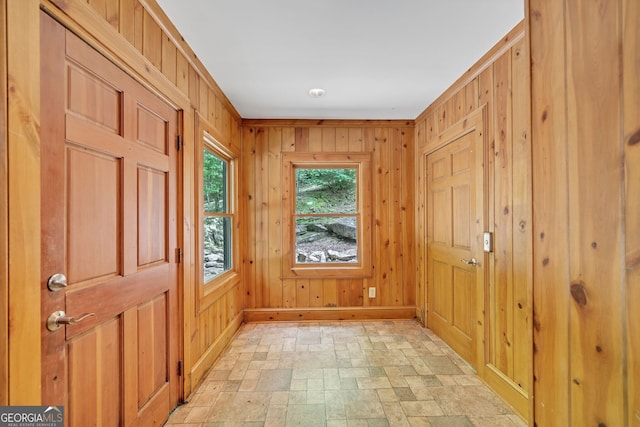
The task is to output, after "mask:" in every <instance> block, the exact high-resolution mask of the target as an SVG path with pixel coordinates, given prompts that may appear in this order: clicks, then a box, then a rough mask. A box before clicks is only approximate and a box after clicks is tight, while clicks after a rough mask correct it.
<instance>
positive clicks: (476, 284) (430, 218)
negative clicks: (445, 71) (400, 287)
mask: <svg viewBox="0 0 640 427" xmlns="http://www.w3.org/2000/svg"><path fill="white" fill-rule="evenodd" d="M474 117H476V118H477V120H476V121H475V122H474V123H473V125H472V126H467V127H466V128H465V129H463V130H462V131H460V130H455V132H451V133H457V134H455V135H454V136H452V137H445V138H444V139H443V143H442V144H441V145H440V147H441V148H439V149H438V150H437V151H434V152H433V153H430V154H428V155H427V156H426V168H427V205H428V208H427V325H428V326H429V328H430V329H432V330H433V331H434V332H435V333H436V334H438V335H439V336H440V337H441V338H442V339H443V340H444V341H445V342H446V343H447V344H449V345H450V346H451V347H452V348H453V349H454V350H455V351H456V352H457V353H458V354H460V355H461V356H462V357H463V358H464V359H465V360H467V361H468V362H469V363H471V365H473V366H475V367H477V362H478V357H479V356H478V353H479V349H478V345H482V344H481V338H482V337H479V336H478V335H481V334H479V333H476V326H475V323H476V319H477V318H481V317H482V304H483V284H484V280H483V272H484V269H483V264H484V258H483V257H482V254H483V252H482V247H479V241H480V238H481V234H482V228H483V226H484V220H483V192H482V189H483V173H482V170H483V168H482V165H483V139H482V115H481V114H476V115H475V116H474ZM461 123H463V124H465V125H466V122H461ZM474 264H475V265H474ZM478 305H480V308H478ZM478 339H480V342H479V343H478V342H477V340H478Z"/></svg>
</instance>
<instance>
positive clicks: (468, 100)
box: [463, 78, 478, 117]
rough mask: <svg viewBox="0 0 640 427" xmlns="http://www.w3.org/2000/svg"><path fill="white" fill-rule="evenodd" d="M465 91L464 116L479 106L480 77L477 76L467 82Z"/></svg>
mask: <svg viewBox="0 0 640 427" xmlns="http://www.w3.org/2000/svg"><path fill="white" fill-rule="evenodd" d="M464 92H465V93H464V102H465V104H464V106H465V111H464V113H463V117H464V116H466V115H467V114H470V113H472V112H473V111H474V110H475V109H476V108H478V79H477V78H475V79H473V80H471V81H470V82H469V83H467V84H466V85H465V87H464Z"/></svg>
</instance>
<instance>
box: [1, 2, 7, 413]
mask: <svg viewBox="0 0 640 427" xmlns="http://www.w3.org/2000/svg"><path fill="white" fill-rule="evenodd" d="M0 27H1V28H7V0H0ZM6 59H7V32H6V31H0V99H3V100H5V102H2V103H0V206H2V208H0V322H2V323H3V324H4V325H8V324H9V276H8V273H9V253H8V246H9V239H8V235H7V230H8V229H9V219H8V214H9V210H8V207H9V204H8V202H9V195H8V180H7V178H8V173H9V171H8V167H7V166H8V159H7V139H8V138H7V102H6V100H7V63H6ZM8 404H9V328H6V327H5V328H2V329H0V405H2V406H7V405H8Z"/></svg>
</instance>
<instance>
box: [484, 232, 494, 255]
mask: <svg viewBox="0 0 640 427" xmlns="http://www.w3.org/2000/svg"><path fill="white" fill-rule="evenodd" d="M482 248H483V250H484V251H485V252H493V235H492V234H491V232H490V231H485V232H484V234H483V236H482Z"/></svg>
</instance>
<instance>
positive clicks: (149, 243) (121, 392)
mask: <svg viewBox="0 0 640 427" xmlns="http://www.w3.org/2000/svg"><path fill="white" fill-rule="evenodd" d="M41 43H42V51H43V54H42V66H43V70H44V71H43V73H42V88H41V90H42V99H43V115H42V141H43V144H42V177H43V178H42V179H43V182H42V188H43V189H44V191H43V193H42V218H41V222H42V241H43V245H42V260H43V261H42V267H41V271H42V316H43V325H44V324H46V319H47V318H48V316H49V315H50V314H51V313H53V312H55V311H58V310H64V311H65V312H66V313H67V315H68V316H71V317H75V318H77V317H79V316H81V315H82V314H84V313H91V316H90V317H87V318H86V319H84V320H82V321H81V322H79V323H77V324H69V325H66V326H64V325H62V326H61V327H60V328H59V329H58V330H53V331H50V330H48V329H47V328H44V327H43V330H42V349H43V359H42V362H43V369H42V375H43V379H42V384H43V391H42V401H43V403H44V404H48V405H64V406H65V412H66V414H67V419H68V423H67V424H68V425H70V426H86V425H97V426H130V425H160V424H162V422H163V421H164V420H165V419H166V418H167V417H168V415H169V411H170V409H171V408H172V407H174V406H175V405H176V404H177V402H178V400H179V395H180V393H179V390H180V384H179V381H178V380H179V378H178V375H177V363H178V351H179V339H178V338H179V337H178V306H177V268H176V264H175V260H173V259H171V257H170V256H169V254H171V253H173V252H172V251H173V248H175V247H176V234H177V232H176V226H177V225H176V217H177V203H176V188H177V187H176V179H177V173H176V171H177V166H176V165H177V152H176V148H175V144H174V143H173V141H175V138H176V135H177V121H178V113H177V112H176V111H175V110H174V109H173V108H171V107H170V106H169V105H167V104H166V103H165V102H164V101H162V100H161V99H160V98H158V97H157V96H156V95H154V94H153V93H151V92H149V91H148V90H147V89H145V88H144V87H142V86H141V85H140V84H138V83H137V82H135V81H134V80H133V79H131V78H130V77H129V76H128V75H127V74H125V73H124V72H123V71H122V70H120V69H118V68H117V67H116V66H115V65H113V64H112V63H110V62H109V61H108V60H107V59H106V58H104V57H102V56H101V55H100V54H98V52H96V51H95V50H93V49H92V48H91V47H89V46H88V45H87V44H85V43H84V42H83V41H81V40H80V39H78V38H77V37H76V36H75V35H73V34H71V33H69V32H68V31H66V30H65V29H64V28H63V27H61V26H60V25H59V24H57V23H55V22H54V21H53V20H52V19H51V18H49V17H48V16H46V15H45V14H44V13H43V14H42V40H41ZM60 86H62V90H61V89H60ZM55 273H63V274H65V275H66V277H67V281H68V285H67V286H66V287H64V288H63V289H61V290H59V291H57V292H52V291H50V290H48V288H47V280H48V278H49V277H50V276H51V275H53V274H55Z"/></svg>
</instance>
